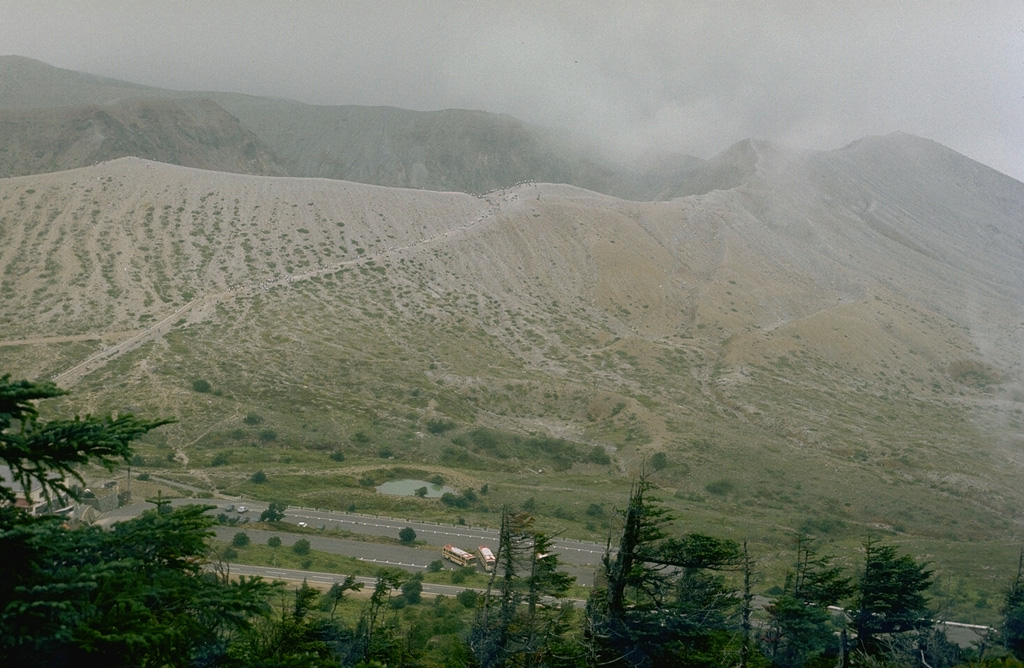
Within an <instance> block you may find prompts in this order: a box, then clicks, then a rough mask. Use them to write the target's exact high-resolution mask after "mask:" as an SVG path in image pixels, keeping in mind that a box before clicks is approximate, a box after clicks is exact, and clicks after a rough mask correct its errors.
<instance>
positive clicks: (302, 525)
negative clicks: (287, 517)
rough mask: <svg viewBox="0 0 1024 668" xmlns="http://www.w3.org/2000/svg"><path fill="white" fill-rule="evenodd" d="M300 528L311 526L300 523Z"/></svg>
mask: <svg viewBox="0 0 1024 668" xmlns="http://www.w3.org/2000/svg"><path fill="white" fill-rule="evenodd" d="M299 526H300V527H305V526H309V525H307V524H306V523H305V522H299Z"/></svg>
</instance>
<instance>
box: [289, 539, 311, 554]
mask: <svg viewBox="0 0 1024 668" xmlns="http://www.w3.org/2000/svg"><path fill="white" fill-rule="evenodd" d="M292 552H294V553H295V554H297V555H299V556H300V557H303V556H305V555H307V554H309V552H310V546H309V541H308V540H306V539H305V538H300V539H298V540H297V541H295V544H294V545H292Z"/></svg>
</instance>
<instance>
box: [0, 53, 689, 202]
mask: <svg viewBox="0 0 1024 668" xmlns="http://www.w3.org/2000/svg"><path fill="white" fill-rule="evenodd" d="M182 98H183V99H182ZM129 100H134V101H135V102H134V103H131V104H129V103H128V102H127V101H129ZM143 100H144V102H140V101H143ZM171 100H176V101H175V102H171ZM200 100H201V101H200ZM67 107H71V108H76V107H84V109H79V110H77V111H71V109H67ZM39 108H51V109H52V108H60V109H62V110H63V111H62V112H61V113H59V114H58V113H53V114H50V115H47V114H38V113H34V112H25V111H24V110H26V109H39ZM0 110H3V112H2V113H0V127H2V128H4V134H5V135H6V137H18V138H20V141H18V142H10V141H5V142H4V146H5V149H6V150H5V151H4V153H3V154H0V175H20V174H28V173H33V172H42V171H52V170H54V169H67V168H71V167H76V166H86V165H90V164H93V163H94V162H96V161H97V160H104V159H110V158H113V157H123V156H129V155H131V156H138V157H145V158H150V159H153V160H159V161H161V162H169V163H172V164H179V165H183V166H186V167H200V168H204V169H220V170H225V171H232V172H241V173H247V174H262V175H287V176H312V177H325V178H332V179H345V180H350V181H359V182H362V183H374V184H377V185H386V186H394V187H403V188H424V189H427V190H457V191H461V192H471V193H477V192H486V191H489V190H493V189H495V188H500V187H504V186H509V185H514V184H516V183H519V182H522V181H526V180H537V181H545V182H553V183H571V184H574V185H579V186H581V187H584V188H588V189H592V190H597V191H600V192H605V193H608V194H615V195H618V196H623V197H629V198H634V199H654V198H658V197H662V196H664V195H665V194H666V191H667V189H669V188H670V187H671V185H672V184H673V183H674V182H676V181H677V180H678V177H679V175H680V174H683V173H685V172H687V171H689V170H691V169H693V168H694V167H695V166H697V165H699V164H700V162H701V161H700V160H698V159H697V158H692V157H687V156H676V157H674V158H673V161H672V163H671V164H669V165H664V164H659V163H658V162H657V161H656V160H655V161H654V162H652V163H651V164H646V165H644V164H641V165H630V166H625V165H618V164H613V163H611V162H609V161H608V160H607V159H606V158H603V157H602V156H601V155H600V152H599V151H598V149H597V148H595V147H589V146H585V145H583V144H581V143H580V142H578V141H574V140H572V139H570V138H567V137H564V136H559V134H558V133H555V132H553V131H550V130H547V129H544V128H538V127H532V126H529V125H527V124H525V123H523V122H521V121H519V120H516V119H514V118H512V117H509V116H503V115H498V114H489V113H484V112H475V111H466V110H460V109H448V110H443V111H436V112H416V111H407V110H404V109H395V108H391V107H360V106H316V105H307V104H302V103H299V102H294V101H291V100H282V99H271V98H259V97H253V96H248V95H239V94H229V93H215V92H203V93H200V92H194V91H191V92H190V91H169V90H162V89H157V88H151V87H146V86H137V85H135V84H131V83H128V82H120V81H115V80H112V79H105V78H101V77H96V76H92V75H86V74H81V73H78V72H73V71H70V70H62V69H59V68H55V67H51V66H49V65H46V64H44V63H40V62H38V61H34V60H31V59H28V58H21V57H17V56H3V57H0ZM15 110H17V111H15ZM186 110H188V111H186ZM200 110H201V112H200ZM101 113H102V114H106V116H105V117H103V118H102V119H100V120H97V119H96V118H94V117H93V118H91V119H90V120H89V121H86V120H85V118H83V117H89V116H90V115H92V116H95V115H97V114H101ZM197 113H202V114H205V115H207V116H209V117H210V118H208V119H206V121H205V122H206V123H208V124H210V125H211V131H213V132H215V133H216V134H217V135H218V136H219V137H220V138H219V140H218V141H216V142H211V141H210V136H209V134H207V136H205V137H204V136H202V135H201V131H200V130H199V129H198V128H197V127H194V123H195V118H194V116H195V114H197ZM68 114H71V116H70V118H67V117H66V116H67V115H68ZM218 114H219V116H218ZM229 114H230V115H231V116H233V117H234V118H228V115H229ZM108 117H109V118H108ZM112 119H116V120H112ZM232 122H235V123H237V124H238V127H230V126H231V124H232ZM215 123H216V124H223V126H222V127H218V128H212V125H213V124H215ZM110 124H114V125H116V127H115V128H111V127H107V126H108V125H110ZM190 130H191V132H190ZM249 133H251V136H249ZM110 135H112V136H110ZM100 136H104V137H109V138H108V140H107V141H105V142H103V146H102V147H99V146H96V147H95V148H92V147H93V146H94V145H97V144H98V142H99V140H98V139H97V138H98V137H100ZM52 142H56V143H57V144H58V145H59V146H61V147H64V150H66V151H67V154H65V155H54V151H53V149H51V148H49V147H48V146H47V145H48V143H52ZM169 147H175V149H177V150H169ZM204 147H205V149H206V150H205V151H204ZM207 152H208V153H209V154H210V155H206V153H207ZM235 153H237V154H238V155H237V156H235V155H234V154H235Z"/></svg>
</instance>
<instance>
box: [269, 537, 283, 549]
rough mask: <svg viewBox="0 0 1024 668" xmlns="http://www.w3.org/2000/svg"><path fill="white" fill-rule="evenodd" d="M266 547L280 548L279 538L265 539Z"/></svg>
mask: <svg viewBox="0 0 1024 668" xmlns="http://www.w3.org/2000/svg"><path fill="white" fill-rule="evenodd" d="M267 545H269V546H270V547H281V537H280V536H271V537H270V538H268V539H267Z"/></svg>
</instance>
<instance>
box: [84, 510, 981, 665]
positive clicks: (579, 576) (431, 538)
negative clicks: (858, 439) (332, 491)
mask: <svg viewBox="0 0 1024 668" xmlns="http://www.w3.org/2000/svg"><path fill="white" fill-rule="evenodd" d="M192 503H201V504H205V505H211V506H216V507H217V508H216V510H212V511H210V512H211V513H218V512H225V507H226V506H227V505H228V504H229V502H226V501H225V500H223V499H174V500H172V502H171V504H172V505H174V506H181V505H187V504H192ZM239 503H241V505H244V506H246V507H247V508H249V510H248V512H246V513H243V514H242V517H246V516H248V517H252V519H253V520H255V519H257V518H258V517H259V514H260V513H261V512H263V511H264V510H265V509H266V507H267V504H265V503H261V502H258V501H256V502H248V501H241V502H235V503H234V505H235V506H236V507H237V505H239ZM153 507H154V506H153V504H151V503H148V502H140V503H135V504H132V505H130V506H125V507H124V508H118V509H117V510H113V511H111V512H109V513H106V514H105V515H103V517H102V518H101V520H100V522H99V523H101V524H110V523H113V522H117V521H120V520H124V519H128V518H131V517H135V516H137V515H139V514H140V513H141V512H142V511H143V510H147V509H151V508H153ZM230 514H234V515H237V513H230ZM284 521H285V522H290V523H292V524H297V523H299V522H306V523H308V524H309V525H310V526H313V527H316V526H319V525H320V524H323V525H324V526H325V527H327V528H333V529H344V530H348V531H351V532H353V533H358V534H363V535H371V536H390V537H393V538H397V537H398V531H399V530H401V529H402V528H404V527H407V526H411V527H412V528H413V529H414V530H415V531H416V537H417V540H422V541H423V542H426V543H429V544H430V545H433V546H438V545H444V544H446V543H456V544H461V545H463V546H467V547H472V546H474V543H475V544H477V545H491V546H493V547H494V548H496V547H497V531H495V530H493V529H485V528H480V527H465V526H459V525H444V524H433V523H427V522H412V521H407V520H402V519H393V518H381V517H375V516H372V515H360V514H358V513H340V512H333V511H322V510H312V509H302V508H289V509H286V511H285V519H284ZM239 531H245V532H246V533H248V534H249V538H250V539H251V540H252V541H253V542H258V543H266V541H267V539H268V538H270V536H278V537H279V538H280V539H281V543H282V545H285V546H290V545H292V544H294V543H295V541H296V540H298V539H299V538H305V539H306V540H308V541H309V543H310V547H312V548H313V549H314V550H318V551H322V552H329V553H332V554H344V555H347V556H351V557H355V558H357V559H360V560H363V561H367V562H370V563H375V564H380V565H381V566H392V567H396V568H402V569H404V570H407V571H410V572H417V571H423V570H425V569H426V568H427V565H428V564H429V563H430V562H431V561H434V560H435V559H437V558H439V557H440V552H439V551H438V550H436V549H430V548H426V547H406V546H402V545H391V544H386V543H373V542H366V541H360V540H351V539H346V538H332V537H329V536H321V535H317V534H309V533H302V534H298V533H288V532H283V531H264V530H261V529H249V528H247V526H246V525H245V524H240V525H238V526H234V527H226V526H216V527H214V532H215V534H216V536H217V538H218V539H220V540H224V541H230V540H231V539H232V538H233V537H234V535H235V534H236V533H238V532H239ZM557 547H558V549H559V557H560V558H561V559H562V561H563V565H564V570H565V571H566V572H568V573H571V574H572V575H573V576H574V577H575V578H576V580H577V582H579V583H581V584H586V585H588V586H592V585H593V578H594V573H595V563H597V562H599V561H600V555H601V554H602V553H603V550H602V549H600V546H598V545H596V544H594V543H587V542H583V541H567V540H566V541H558V542H557ZM595 555H596V556H595ZM444 564H445V568H452V567H453V566H452V564H449V563H448V562H444ZM231 572H232V573H233V574H236V575H261V576H263V577H266V578H268V579H275V578H276V579H283V580H296V581H302V580H303V579H307V580H309V582H320V583H333V582H339V581H341V580H344V576H341V575H337V574H334V573H316V572H309V571H299V570H290V569H284V568H272V567H262V566H248V565H243V564H231ZM357 581H359V582H365V583H368V584H370V585H372V584H373V583H374V579H373V578H369V577H360V578H357ZM464 589H467V587H458V586H454V585H440V584H426V583H424V586H423V593H425V594H441V595H444V596H454V595H455V594H457V593H459V592H460V591H462V590H464ZM477 591H482V590H477ZM767 602H768V600H767V599H764V598H762V597H757V598H756V600H755V606H757V607H763V606H764V605H765V604H767ZM580 603H581V601H577V604H580ZM936 625H937V626H938V627H940V628H942V629H943V630H945V631H946V634H947V636H948V638H949V640H950V641H951V642H954V643H956V644H957V645H959V646H961V647H970V646H972V645H973V644H974V643H975V642H977V641H979V640H981V639H982V638H984V637H985V636H986V635H987V634H988V632H989V631H991V629H990V628H989V627H986V626H979V625H975V624H962V623H959V622H938V623H937V624H936Z"/></svg>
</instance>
